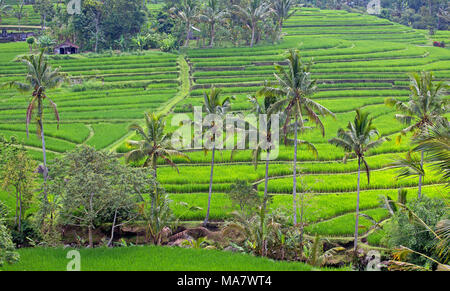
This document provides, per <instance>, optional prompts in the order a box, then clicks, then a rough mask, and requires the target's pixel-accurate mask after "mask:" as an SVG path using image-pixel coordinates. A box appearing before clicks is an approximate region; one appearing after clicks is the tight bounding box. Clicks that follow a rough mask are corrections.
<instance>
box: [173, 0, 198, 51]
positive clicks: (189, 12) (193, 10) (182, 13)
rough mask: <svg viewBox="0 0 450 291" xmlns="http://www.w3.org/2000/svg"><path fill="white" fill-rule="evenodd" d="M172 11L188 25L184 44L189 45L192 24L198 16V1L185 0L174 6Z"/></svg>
mask: <svg viewBox="0 0 450 291" xmlns="http://www.w3.org/2000/svg"><path fill="white" fill-rule="evenodd" d="M170 11H171V12H172V13H174V14H175V15H176V17H178V18H179V19H180V20H181V21H182V22H184V24H185V25H186V41H185V43H184V46H185V47H188V46H189V40H190V38H191V32H192V25H193V23H194V21H195V19H196V18H197V2H196V1H195V0H183V1H182V2H181V5H180V6H179V7H172V8H171V9H170Z"/></svg>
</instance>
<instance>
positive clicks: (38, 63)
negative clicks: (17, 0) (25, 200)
mask: <svg viewBox="0 0 450 291" xmlns="http://www.w3.org/2000/svg"><path fill="white" fill-rule="evenodd" d="M16 61H18V62H21V63H23V64H24V65H25V66H26V68H27V76H26V83H22V82H17V81H13V82H11V83H9V86H10V87H16V88H17V89H18V90H19V91H22V92H31V101H30V103H29V104H28V108H27V113H26V131H27V137H28V135H29V132H28V127H29V124H30V122H31V119H32V118H33V116H35V117H36V123H37V127H36V128H37V134H38V136H39V137H40V138H41V141H42V153H43V158H44V165H43V176H44V182H46V181H47V176H48V170H47V155H46V151H45V135H44V118H43V117H44V101H48V103H49V104H50V106H51V107H52V109H53V112H54V114H55V118H56V121H57V122H58V127H59V113H58V109H57V107H56V104H55V103H54V102H53V101H52V100H51V99H50V98H48V96H47V93H46V92H47V90H49V89H53V88H57V87H58V86H59V85H61V84H62V83H63V82H64V81H65V79H66V75H65V74H63V73H61V72H60V71H59V69H52V68H51V67H50V65H49V64H48V62H47V60H46V59H45V56H44V51H43V50H41V53H40V54H38V55H27V56H21V57H19V58H18V59H17V60H16ZM36 110H37V112H36Z"/></svg>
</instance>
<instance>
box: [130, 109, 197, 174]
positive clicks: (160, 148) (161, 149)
mask: <svg viewBox="0 0 450 291" xmlns="http://www.w3.org/2000/svg"><path fill="white" fill-rule="evenodd" d="M145 124H146V128H147V132H145V130H144V128H142V127H141V126H140V125H139V124H136V123H135V124H132V125H130V127H129V130H134V131H136V133H137V134H139V135H140V136H141V137H142V140H140V141H133V140H131V141H128V144H129V145H130V146H131V147H132V148H133V150H131V151H130V152H128V153H127V154H126V155H125V159H126V161H127V162H132V161H134V162H137V161H142V160H143V159H145V161H144V164H143V166H144V167H149V166H151V167H152V169H153V175H154V177H155V178H156V177H157V166H158V164H157V162H158V159H163V160H164V161H165V162H166V163H168V164H169V165H171V166H172V167H173V168H174V169H176V170H177V171H178V167H177V166H176V164H175V163H174V162H173V161H172V157H174V156H178V157H183V158H185V159H187V160H189V157H188V156H187V155H185V154H183V153H182V152H179V151H177V150H174V149H173V148H172V146H171V140H170V136H169V135H168V134H167V133H166V132H165V127H166V122H165V120H164V118H163V117H162V116H160V115H157V114H154V113H145Z"/></svg>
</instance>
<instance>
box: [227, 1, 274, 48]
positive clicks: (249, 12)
mask: <svg viewBox="0 0 450 291" xmlns="http://www.w3.org/2000/svg"><path fill="white" fill-rule="evenodd" d="M232 7H233V9H234V10H235V12H236V14H237V15H239V16H240V17H241V18H242V19H243V20H244V22H245V23H246V25H247V26H248V28H249V29H250V30H251V32H252V39H251V41H250V47H253V45H254V44H255V35H256V29H257V28H258V23H259V22H260V21H262V20H264V19H266V18H268V17H269V16H270V15H271V14H272V13H273V10H272V6H271V4H270V3H269V2H268V1H266V0H251V1H250V3H249V5H248V6H245V7H243V6H239V5H233V6H232Z"/></svg>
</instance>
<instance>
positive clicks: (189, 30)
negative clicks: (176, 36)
mask: <svg viewBox="0 0 450 291" xmlns="http://www.w3.org/2000/svg"><path fill="white" fill-rule="evenodd" d="M186 34H187V35H186V42H185V43H184V46H185V47H188V46H189V39H190V37H191V36H190V34H191V24H190V23H189V22H188V23H187V28H186Z"/></svg>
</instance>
